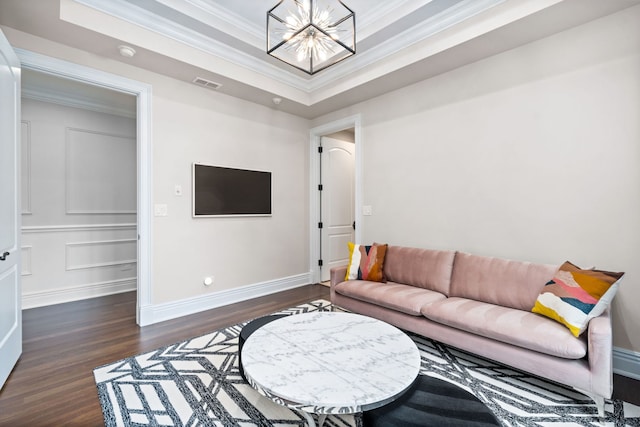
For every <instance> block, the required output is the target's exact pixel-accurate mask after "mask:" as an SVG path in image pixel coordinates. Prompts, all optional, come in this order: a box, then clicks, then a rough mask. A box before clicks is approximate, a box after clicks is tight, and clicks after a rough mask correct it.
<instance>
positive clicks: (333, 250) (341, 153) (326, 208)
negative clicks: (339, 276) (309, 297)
mask: <svg viewBox="0 0 640 427" xmlns="http://www.w3.org/2000/svg"><path fill="white" fill-rule="evenodd" d="M355 142H356V141H355V131H354V129H353V128H349V129H344V130H341V131H339V132H334V133H331V134H329V135H325V136H322V137H321V138H320V146H321V147H322V153H321V156H320V186H321V191H320V222H321V223H322V228H321V231H320V259H321V260H322V266H321V267H322V268H321V273H320V281H321V283H323V284H326V283H327V281H328V280H329V279H330V270H331V268H333V267H338V266H341V265H345V264H347V263H348V262H349V250H348V245H347V244H348V242H353V241H354V239H355V229H356V219H355V154H356V150H355Z"/></svg>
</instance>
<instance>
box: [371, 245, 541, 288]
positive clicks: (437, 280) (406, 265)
mask: <svg viewBox="0 0 640 427" xmlns="http://www.w3.org/2000/svg"><path fill="white" fill-rule="evenodd" d="M455 254H456V253H455V251H438V250H431V249H418V248H407V247H403V246H389V247H388V248H387V255H386V258H385V262H384V274H385V276H386V277H387V280H389V281H391V282H396V283H404V284H406V285H411V286H417V287H420V288H424V289H429V290H432V291H436V292H440V293H442V294H444V295H449V284H450V283H451V269H452V268H453V259H454V257H455ZM549 277H551V276H549ZM534 299H535V298H534Z"/></svg>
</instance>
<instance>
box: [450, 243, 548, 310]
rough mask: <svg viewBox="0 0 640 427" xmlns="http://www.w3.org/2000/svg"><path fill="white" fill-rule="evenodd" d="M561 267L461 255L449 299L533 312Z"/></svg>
mask: <svg viewBox="0 0 640 427" xmlns="http://www.w3.org/2000/svg"><path fill="white" fill-rule="evenodd" d="M557 269H558V266H557V265H547V264H534V263H530V262H522V261H511V260H508V259H501V258H491V257H484V256H478V255H471V254H467V253H461V252H458V253H457V254H456V259H455V262H454V264H453V273H452V276H451V292H450V293H449V296H452V297H461V298H469V299H472V300H476V301H483V302H488V303H491V304H496V305H501V306H504V307H511V308H517V309H520V310H525V311H530V310H531V308H532V307H533V305H534V303H535V301H536V298H537V297H538V294H539V293H540V290H542V287H543V286H544V284H545V283H547V282H548V281H549V279H551V278H552V277H553V274H554V273H555V272H556V270H557Z"/></svg>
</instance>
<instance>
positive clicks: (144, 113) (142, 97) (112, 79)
mask: <svg viewBox="0 0 640 427" xmlns="http://www.w3.org/2000/svg"><path fill="white" fill-rule="evenodd" d="M14 50H15V52H16V54H17V55H18V58H19V59H20V62H21V63H22V68H24V69H29V70H34V71H38V72H42V73H46V74H50V75H53V76H58V77H62V78H65V79H70V80H74V81H77V82H80V83H87V84H90V85H93V86H99V87H102V88H105V89H110V90H115V91H118V92H123V93H127V94H130V95H134V96H135V97H136V99H137V102H136V127H137V131H136V145H137V149H136V151H137V231H138V251H137V252H138V260H137V262H138V263H137V270H138V275H137V304H136V305H137V306H136V322H137V323H138V325H140V326H145V325H149V324H151V323H153V318H152V316H150V315H148V314H147V315H145V313H150V311H151V310H148V308H149V307H150V306H151V301H152V290H153V289H152V286H151V283H152V269H151V266H152V263H151V260H152V253H153V245H152V237H153V234H152V225H153V217H152V213H153V210H152V208H151V204H152V194H153V191H152V190H153V189H152V183H153V180H152V152H151V129H152V122H151V104H152V93H151V85H149V84H146V83H142V82H138V81H135V80H131V79H128V78H125V77H122V76H118V75H115V74H111V73H107V72H105V71H101V70H96V69H93V68H90V67H86V66H82V65H78V64H74V63H72V62H67V61H63V60H60V59H56V58H51V57H49V56H46V55H42V54H39V53H35V52H31V51H28V50H24V49H19V48H14Z"/></svg>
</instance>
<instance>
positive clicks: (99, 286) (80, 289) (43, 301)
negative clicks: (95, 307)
mask: <svg viewBox="0 0 640 427" xmlns="http://www.w3.org/2000/svg"><path fill="white" fill-rule="evenodd" d="M136 288H137V283H136V278H135V277H132V278H127V279H119V280H109V281H107V282H98V283H90V284H87V285H81V286H73V287H69V288H59V289H52V290H48V291H42V292H30V293H25V294H22V309H23V310H24V309H28V308H36V307H43V306H46V305H53V304H61V303H64V302H71V301H78V300H83V299H88V298H95V297H101V296H105V295H111V294H119V293H122V292H129V291H135V290H136Z"/></svg>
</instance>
